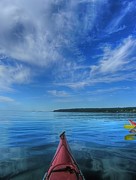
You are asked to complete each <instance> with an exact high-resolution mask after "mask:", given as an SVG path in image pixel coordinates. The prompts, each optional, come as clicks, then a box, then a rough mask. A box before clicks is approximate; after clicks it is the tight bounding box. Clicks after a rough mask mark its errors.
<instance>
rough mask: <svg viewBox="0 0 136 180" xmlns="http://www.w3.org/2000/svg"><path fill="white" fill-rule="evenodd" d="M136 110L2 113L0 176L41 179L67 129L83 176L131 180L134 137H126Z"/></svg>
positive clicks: (133, 176) (135, 159)
mask: <svg viewBox="0 0 136 180" xmlns="http://www.w3.org/2000/svg"><path fill="white" fill-rule="evenodd" d="M128 119H133V120H136V114H133V113H130V114H127V113H124V114H123V113H122V114H112V113H111V114H110V113H107V114H106V113H98V114H97V113H59V112H56V113H53V112H25V111H24V112H15V111H14V112H10V111H8V112H6V111H2V112H0V179H11V180H41V179H42V178H43V176H44V173H45V172H46V171H47V169H48V167H49V164H50V161H51V160H52V158H53V156H54V153H55V151H56V148H57V145H58V143H59V135H60V133H61V132H63V131H66V136H67V140H68V142H69V145H70V147H71V150H72V152H73V155H74V157H75V159H76V161H77V162H78V164H79V167H80V169H81V170H82V172H83V174H84V176H85V178H86V180H91V179H95V180H135V179H136V140H128V141H127V140H125V137H126V135H128V134H129V131H128V130H126V129H124V128H123V126H124V124H128Z"/></svg>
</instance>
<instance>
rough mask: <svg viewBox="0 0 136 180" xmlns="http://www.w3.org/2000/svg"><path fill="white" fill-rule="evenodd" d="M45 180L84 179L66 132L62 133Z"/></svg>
mask: <svg viewBox="0 0 136 180" xmlns="http://www.w3.org/2000/svg"><path fill="white" fill-rule="evenodd" d="M44 180H84V177H83V175H82V173H81V171H80V169H79V167H78V165H77V163H76V161H75V160H74V158H73V156H72V154H71V151H70V148H69V146H68V143H67V140H66V136H65V132H63V133H62V134H61V135H60V142H59V145H58V148H57V151H56V153H55V156H54V158H53V160H52V162H51V165H50V168H49V170H48V172H47V174H46V176H45V177H44Z"/></svg>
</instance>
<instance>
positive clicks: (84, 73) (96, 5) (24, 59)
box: [0, 0, 136, 110]
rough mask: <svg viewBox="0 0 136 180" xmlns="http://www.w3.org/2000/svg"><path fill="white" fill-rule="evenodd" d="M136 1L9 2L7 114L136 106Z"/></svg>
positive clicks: (2, 74)
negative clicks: (9, 112)
mask: <svg viewBox="0 0 136 180" xmlns="http://www.w3.org/2000/svg"><path fill="white" fill-rule="evenodd" d="M135 19H136V1H135V0H129V1H128V0H126V1H125V0H116V1H114V0H68V1H65V0H38V1H37V0H29V1H27V0H14V1H9V0H1V1H0V109H9V110H10V109H19V110H53V109H58V108H72V107H125V106H136V23H135V22H136V20H135Z"/></svg>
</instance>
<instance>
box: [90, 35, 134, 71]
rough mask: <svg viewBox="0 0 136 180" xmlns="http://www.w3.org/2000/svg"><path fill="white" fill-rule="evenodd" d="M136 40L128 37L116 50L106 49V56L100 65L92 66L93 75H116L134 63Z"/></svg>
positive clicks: (104, 55)
mask: <svg viewBox="0 0 136 180" xmlns="http://www.w3.org/2000/svg"><path fill="white" fill-rule="evenodd" d="M135 48H136V39H134V38H132V37H128V38H126V39H124V40H123V42H122V43H121V44H119V45H118V46H117V47H115V48H111V47H110V46H109V47H107V46H106V47H105V48H104V54H103V57H102V59H101V60H100V62H99V64H98V65H94V66H92V71H91V73H92V74H95V73H96V74H98V73H114V72H116V71H122V69H123V67H124V66H126V65H129V63H131V62H132V59H133V58H132V57H135V55H136V53H135Z"/></svg>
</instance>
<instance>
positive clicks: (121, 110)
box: [53, 107, 136, 113]
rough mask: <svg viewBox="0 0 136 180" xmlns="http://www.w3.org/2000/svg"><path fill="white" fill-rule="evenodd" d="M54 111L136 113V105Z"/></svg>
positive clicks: (59, 110)
mask: <svg viewBox="0 0 136 180" xmlns="http://www.w3.org/2000/svg"><path fill="white" fill-rule="evenodd" d="M53 112H92V113H136V107H116V108H71V109H57V110H54V111H53Z"/></svg>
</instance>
